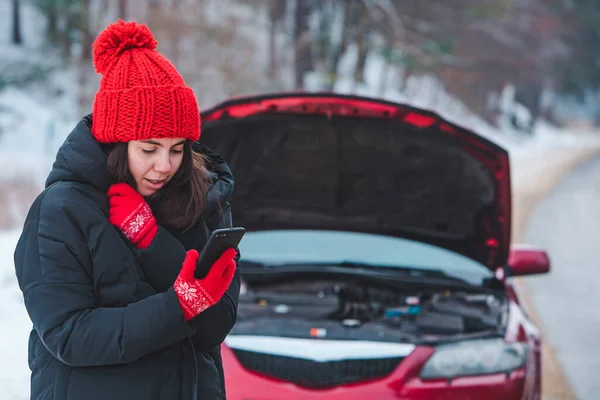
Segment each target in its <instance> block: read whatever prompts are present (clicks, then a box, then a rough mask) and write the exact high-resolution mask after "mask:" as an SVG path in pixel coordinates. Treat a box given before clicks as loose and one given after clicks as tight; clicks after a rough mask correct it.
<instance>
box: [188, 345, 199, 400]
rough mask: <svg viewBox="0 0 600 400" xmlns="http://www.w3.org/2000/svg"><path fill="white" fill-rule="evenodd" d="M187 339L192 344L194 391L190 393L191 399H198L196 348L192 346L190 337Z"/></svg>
mask: <svg viewBox="0 0 600 400" xmlns="http://www.w3.org/2000/svg"><path fill="white" fill-rule="evenodd" d="M188 340H189V341H190V345H191V346H192V355H193V356H194V385H193V389H194V393H193V394H192V399H194V400H198V358H197V356H196V348H195V347H194V343H193V342H192V339H188Z"/></svg>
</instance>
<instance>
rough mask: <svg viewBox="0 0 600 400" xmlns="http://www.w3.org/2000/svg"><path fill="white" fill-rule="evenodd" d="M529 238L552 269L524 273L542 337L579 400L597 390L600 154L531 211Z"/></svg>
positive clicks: (599, 360)
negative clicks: (539, 273) (544, 253)
mask: <svg viewBox="0 0 600 400" xmlns="http://www.w3.org/2000/svg"><path fill="white" fill-rule="evenodd" d="M525 240H526V242H527V243H530V244H533V245H536V246H541V247H543V248H545V249H547V250H548V252H549V254H550V259H551V263H552V270H551V273H550V274H548V275H544V276H539V277H530V278H527V282H528V285H529V288H530V292H531V297H532V302H533V307H534V308H535V311H536V314H537V315H538V317H539V319H540V320H541V324H542V328H543V331H544V335H545V340H547V341H549V343H550V344H551V345H552V347H554V349H555V351H556V354H557V357H558V359H559V361H560V363H561V365H562V367H563V371H564V372H565V374H566V375H567V379H568V380H569V382H570V383H571V386H572V387H573V389H574V391H575V393H576V395H577V398H578V399H580V400H597V399H598V398H599V393H600V379H599V377H598V374H599V371H600V345H599V343H598V342H599V340H600V158H595V159H591V160H589V161H586V162H584V163H583V164H582V165H581V166H580V167H578V168H576V169H575V170H573V171H572V172H571V173H570V174H569V175H568V176H567V178H566V179H565V180H564V181H563V182H562V183H560V184H559V185H558V186H556V187H555V188H554V189H553V190H552V191H551V192H550V194H549V195H548V196H547V197H546V198H545V199H543V200H542V201H541V202H540V203H539V204H538V206H537V207H536V209H535V210H534V212H533V214H532V215H531V217H530V219H529V221H528V224H527V227H526V230H525Z"/></svg>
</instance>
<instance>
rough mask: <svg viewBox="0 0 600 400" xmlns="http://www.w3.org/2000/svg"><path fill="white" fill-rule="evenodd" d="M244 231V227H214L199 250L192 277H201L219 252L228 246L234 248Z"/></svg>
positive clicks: (217, 257) (219, 254) (217, 256)
mask: <svg viewBox="0 0 600 400" xmlns="http://www.w3.org/2000/svg"><path fill="white" fill-rule="evenodd" d="M245 233H246V230H245V229H244V228H223V229H215V230H214V231H213V233H212V234H211V235H210V237H209V238H208V241H207V242H206V245H205V246H204V248H203V249H202V250H201V251H200V258H199V259H198V263H197V264H196V272H195V273H194V277H195V278H196V279H202V278H204V277H205V276H206V275H207V274H208V271H209V270H210V268H211V267H212V266H213V264H214V263H215V262H216V261H217V260H218V259H219V257H221V254H223V253H224V252H225V250H227V249H229V248H236V247H237V246H238V245H239V244H240V241H241V240H242V237H243V236H244V234H245Z"/></svg>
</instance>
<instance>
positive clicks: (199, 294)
mask: <svg viewBox="0 0 600 400" xmlns="http://www.w3.org/2000/svg"><path fill="white" fill-rule="evenodd" d="M236 255H237V252H236V251H235V249H227V250H226V251H225V252H224V253H223V254H222V255H221V257H219V259H217V261H215V263H214V264H213V266H212V268H211V269H210V271H208V274H207V275H206V277H204V278H202V279H196V278H195V277H194V272H195V271H196V264H197V262H198V257H199V256H200V255H199V254H198V251H196V250H189V251H188V252H187V253H186V256H185V260H184V261H183V265H182V267H181V271H180V272H179V275H178V276H177V279H176V280H175V283H174V284H173V287H174V288H175V293H176V294H177V298H178V299H179V305H180V306H181V309H182V310H183V316H184V317H185V319H186V321H189V320H191V319H192V318H194V317H195V316H196V315H198V314H200V313H201V312H202V311H204V310H206V309H207V308H209V307H211V306H213V305H214V304H215V303H217V302H218V301H219V300H220V299H221V297H223V294H224V293H225V291H226V290H227V288H228V287H229V284H230V283H231V280H232V279H233V275H234V273H235V268H236V263H235V260H234V258H235V256H236Z"/></svg>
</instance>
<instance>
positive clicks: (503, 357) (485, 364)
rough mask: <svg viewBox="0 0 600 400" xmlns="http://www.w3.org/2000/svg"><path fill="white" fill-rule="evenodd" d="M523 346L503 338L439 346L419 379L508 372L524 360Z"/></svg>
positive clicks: (525, 358) (525, 350) (525, 357)
mask: <svg viewBox="0 0 600 400" xmlns="http://www.w3.org/2000/svg"><path fill="white" fill-rule="evenodd" d="M527 353H528V346H527V344H526V343H507V342H505V341H504V340H503V339H486V340H467V341H463V342H457V343H451V344H443V345H439V346H437V347H436V349H435V353H434V354H433V356H431V357H430V358H429V360H427V363H426V364H425V366H424V367H423V369H422V370H421V378H423V379H434V378H453V377H457V376H469V375H485V374H493V373H498V372H508V371H512V370H515V369H517V368H520V367H521V366H523V365H524V364H525V362H526V361H527Z"/></svg>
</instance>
